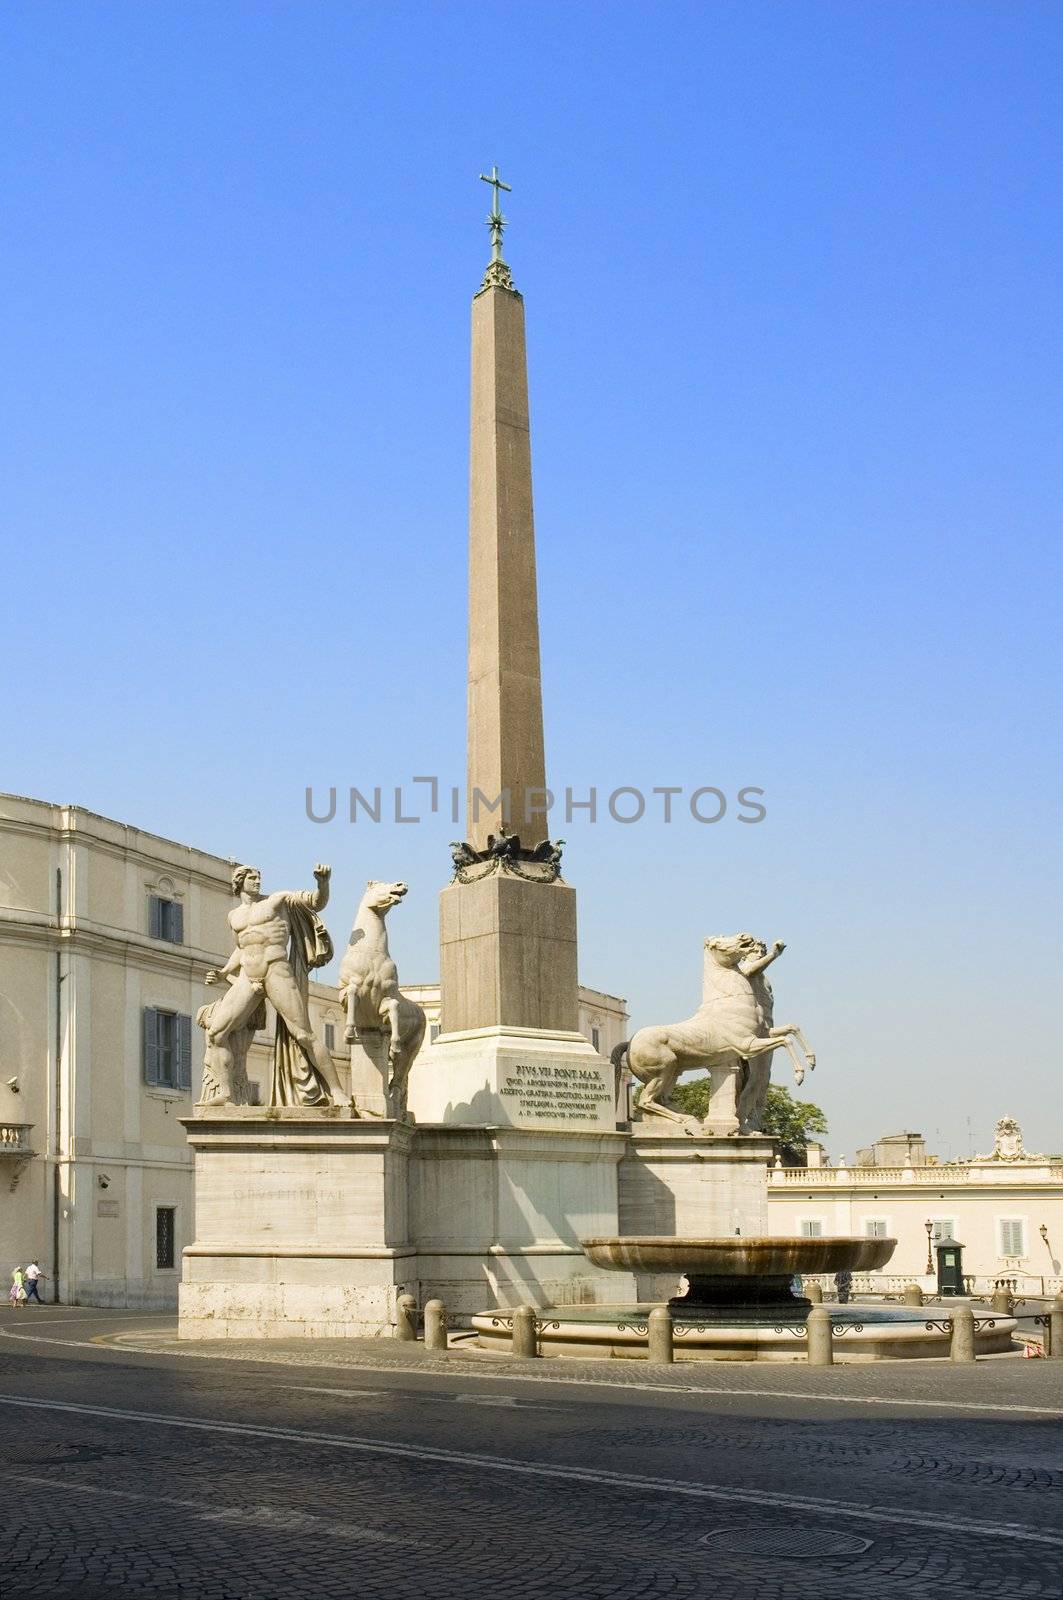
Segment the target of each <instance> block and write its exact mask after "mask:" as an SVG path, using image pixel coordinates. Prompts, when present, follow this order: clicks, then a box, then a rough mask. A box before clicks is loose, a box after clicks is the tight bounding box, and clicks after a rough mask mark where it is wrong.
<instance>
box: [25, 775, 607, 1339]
mask: <svg viewBox="0 0 1063 1600" xmlns="http://www.w3.org/2000/svg"><path fill="white" fill-rule="evenodd" d="M231 870H232V862H231V861H229V860H226V859H223V858H222V857H219V856H214V855H210V854H208V853H206V852H204V851H200V850H196V849H193V848H192V847H191V846H188V845H182V844H177V843H175V842H173V841H171V840H167V839H162V838H159V837H157V836H155V835H153V834H150V833H146V832H144V831H143V830H141V829H138V828H134V827H130V826H127V825H125V824H123V823H119V822H114V821H112V820H110V819H108V818H106V817H101V816H97V815H96V814H95V813H93V812H91V811H86V810H84V809H83V808H81V807H78V806H61V805H51V804H48V803H47V802H42V801H39V800H32V799H26V798H23V797H20V796H15V795H2V796H0V1269H2V1270H3V1271H5V1272H8V1273H10V1270H11V1268H12V1267H14V1266H15V1265H16V1264H21V1265H25V1264H26V1263H27V1262H28V1261H30V1260H32V1259H36V1260H37V1261H38V1262H39V1263H40V1265H41V1267H42V1268H43V1269H44V1272H45V1273H46V1274H47V1277H46V1280H45V1284H44V1287H43V1294H44V1298H45V1299H51V1298H55V1297H58V1298H59V1299H60V1300H62V1301H63V1302H65V1303H70V1304H73V1303H80V1304H85V1305H107V1306H129V1307H143V1308H156V1307H157V1308H169V1307H171V1306H174V1305H175V1304H176V1301H177V1285H178V1282H179V1280H180V1276H181V1251H182V1249H183V1248H184V1247H185V1245H187V1244H188V1243H190V1241H191V1239H192V1233H193V1223H192V1218H193V1209H192V1202H193V1193H192V1183H193V1176H192V1173H193V1161H192V1152H191V1150H190V1148H189V1145H188V1140H187V1138H186V1135H185V1131H184V1129H183V1128H182V1126H181V1123H180V1121H179V1118H181V1117H184V1116H188V1115H189V1113H190V1111H191V1109H192V1104H193V1102H194V1100H195V1098H196V1097H197V1095H198V1093H199V1085H200V1078H201V1072H202V1060H203V1035H202V1032H201V1030H200V1029H199V1028H198V1027H197V1026H196V1022H195V1018H196V1012H197V1010H198V1009H199V1007H200V1006H202V1005H204V1004H205V1003H206V1002H208V1001H210V1000H212V999H215V998H216V997H217V990H211V989H209V988H207V987H206V986H205V984H204V982H203V977H204V974H205V973H206V971H207V969H208V968H210V967H214V966H219V965H220V964H221V963H222V961H223V960H224V959H225V957H226V956H227V954H228V952H229V951H230V949H231V948H232V937H231V934H230V931H229V928H228V924H227V922H226V917H227V915H228V913H229V911H230V910H231V909H232V906H233V897H232V892H231V887H230V874H231ZM328 920H330V919H329V918H328V916H327V915H326V921H328ZM406 992H407V993H408V994H409V995H410V997H411V998H412V999H414V1000H416V1001H418V1003H419V1004H421V1005H422V1006H424V1008H425V1011H426V1013H427V1016H428V1022H429V1032H428V1035H427V1036H426V1041H425V1046H424V1050H423V1052H422V1055H421V1057H420V1059H419V1061H418V1063H417V1065H416V1066H415V1068H414V1071H415V1072H430V1071H431V1069H432V1040H433V1039H434V1037H435V1035H436V1034H437V1033H438V1029H439V1010H440V997H439V985H438V984H421V985H413V986H410V987H408V988H406ZM310 1013H311V1018H312V1021H313V1024H314V1028H315V1031H316V1032H317V1034H318V1036H319V1037H320V1038H321V1039H322V1041H323V1042H324V1044H325V1045H326V1047H327V1048H328V1049H329V1050H330V1051H331V1052H332V1054H333V1056H334V1059H335V1061H336V1066H337V1070H338V1071H339V1073H340V1074H341V1077H345V1075H346V1074H347V1073H348V1072H349V1059H350V1057H349V1048H348V1046H347V1045H346V1044H345V1043H344V1037H343V1030H344V1015H343V1008H342V1006H341V1005H340V1002H339V997H338V994H337V991H336V988H335V987H334V986H332V985H329V984H323V983H311V985H310ZM579 1019H580V1020H579V1029H580V1031H581V1032H582V1033H583V1034H584V1035H585V1036H586V1038H587V1039H588V1040H589V1041H590V1042H591V1044H592V1045H593V1046H594V1048H595V1049H596V1050H598V1051H599V1053H600V1054H601V1055H602V1056H604V1057H606V1058H608V1055H609V1053H610V1051H611V1049H612V1048H613V1046H614V1045H615V1044H617V1043H619V1042H620V1041H621V1040H622V1039H623V1038H624V1036H625V1034H624V1029H625V1026H626V1022H627V1010H626V1006H625V1004H624V1002H623V1000H620V999H618V998H616V997H615V996H612V995H608V994H604V993H602V992H601V991H599V990H594V989H581V990H580V1007H579ZM272 1033H273V1018H272V1016H270V1017H269V1018H268V1019H267V1027H266V1028H265V1029H264V1030H263V1031H262V1032H261V1033H260V1034H258V1035H257V1037H256V1040H255V1043H254V1045H253V1046H252V1049H251V1052H250V1055H249V1058H248V1073H249V1076H250V1078H251V1080H252V1083H253V1085H254V1089H255V1092H256V1095H257V1098H258V1099H259V1100H260V1101H261V1103H263V1104H265V1103H267V1102H268V1100H269V1091H270V1071H271V1053H272ZM56 1291H58V1295H57V1296H56Z"/></svg>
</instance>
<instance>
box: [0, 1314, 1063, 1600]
mask: <svg viewBox="0 0 1063 1600" xmlns="http://www.w3.org/2000/svg"><path fill="white" fill-rule="evenodd" d="M31 1316H32V1317H33V1318H34V1321H33V1323H32V1324H31V1322H30V1317H31ZM168 1329H169V1325H168V1324H167V1323H166V1321H165V1320H164V1319H151V1318H146V1317H143V1316H139V1317H138V1316H136V1315H133V1314H124V1315H123V1314H119V1313H101V1312H88V1311H84V1312H76V1311H74V1310H73V1309H72V1308H66V1307H55V1308H49V1307H46V1308H44V1310H43V1312H41V1313H37V1311H36V1309H34V1310H33V1311H32V1312H8V1311H2V1312H0V1411H2V1414H3V1423H4V1434H3V1437H4V1449H3V1453H2V1455H0V1541H2V1548H3V1550H4V1552H5V1565H4V1569H3V1571H4V1578H5V1579H6V1580H7V1581H8V1582H9V1583H10V1588H9V1589H7V1590H4V1591H3V1592H4V1593H5V1594H7V1593H10V1594H14V1593H15V1592H16V1591H17V1590H20V1589H22V1588H23V1587H26V1586H29V1585H34V1584H38V1583H39V1584H40V1585H41V1586H46V1587H47V1589H48V1590H49V1592H50V1593H52V1594H55V1595H57V1596H61V1597H63V1600H67V1597H73V1596H75V1595H76V1596H78V1600H119V1597H120V1600H139V1597H145V1600H146V1597H148V1596H171V1595H172V1596H175V1597H178V1596H180V1597H189V1600H274V1597H276V1600H281V1597H282V1596H283V1597H284V1600H293V1597H294V1600H300V1597H302V1596H304V1595H305V1596H307V1597H310V1596H313V1597H315V1600H316V1597H317V1596H322V1597H324V1600H329V1597H332V1596H343V1597H346V1596H352V1597H353V1596H359V1597H369V1600H373V1597H375V1596H377V1595H380V1596H382V1597H383V1596H384V1595H385V1594H386V1595H388V1596H392V1595H394V1594H397V1593H401V1594H403V1595H418V1594H422V1593H427V1592H431V1593H433V1594H461V1595H462V1596H463V1597H478V1596H480V1595H483V1596H485V1597H486V1596H488V1595H490V1596H492V1597H497V1600H510V1597H513V1600H517V1597H518V1596H519V1597H534V1596H537V1595H545V1594H547V1593H549V1594H550V1595H551V1596H554V1597H558V1596H560V1597H583V1596H585V1597H586V1600H598V1597H602V1600H604V1597H606V1596H608V1597H610V1600H627V1597H632V1600H634V1597H638V1600H642V1597H657V1596H681V1597H685V1596H712V1597H714V1600H753V1597H754V1596H755V1597H756V1600H805V1597H806V1596H807V1597H811V1596H815V1597H816V1600H822V1597H823V1596H824V1595H825V1594H831V1593H834V1592H836V1591H839V1590H841V1589H842V1588H844V1589H845V1590H846V1592H849V1591H850V1590H852V1589H854V1588H855V1587H856V1586H857V1585H859V1586H860V1588H861V1590H862V1591H863V1592H864V1593H866V1594H868V1595H869V1596H872V1597H874V1600H879V1597H882V1600H922V1597H924V1596H926V1597H928V1600H929V1597H930V1596H931V1595H932V1596H934V1597H935V1600H951V1597H953V1596H960V1595H963V1596H979V1595H981V1596H990V1595H992V1596H994V1597H995V1600H1000V1597H1004V1600H1010V1597H1013V1596H1014V1597H1019V1596H1027V1595H1029V1596H1038V1597H1042V1596H1044V1597H1048V1596H1052V1597H1061V1600H1063V1518H1061V1516H1060V1504H1061V1490H1063V1370H1061V1369H1063V1363H1061V1364H1059V1365H1058V1366H1057V1364H1055V1363H1047V1362H1039V1361H1036V1362H1035V1361H1022V1362H1020V1361H1008V1360H999V1361H992V1360H990V1361H985V1362H981V1363H979V1364H978V1366H977V1367H976V1368H975V1369H974V1370H973V1371H971V1370H970V1369H967V1370H964V1369H959V1368H952V1367H950V1366H948V1365H946V1364H938V1363H933V1364H928V1365H927V1366H922V1365H919V1366H918V1367H916V1366H913V1365H911V1364H909V1365H893V1364H878V1365H875V1366H873V1367H867V1368H849V1369H845V1368H835V1369H833V1370H830V1371H826V1372H823V1371H819V1370H810V1369H808V1368H807V1367H806V1366H804V1365H803V1364H802V1365H800V1366H796V1365H795V1366H786V1367H783V1368H776V1367H765V1366H738V1365H731V1364H728V1365H727V1367H726V1369H724V1368H722V1367H720V1366H715V1367H713V1368H711V1369H709V1370H708V1371H706V1369H705V1368H703V1367H698V1368H697V1369H696V1370H695V1371H694V1372H692V1371H691V1370H690V1369H689V1368H672V1369H664V1370H663V1371H658V1372H655V1373H652V1374H651V1373H649V1370H648V1369H647V1368H645V1367H644V1366H642V1365H641V1364H639V1365H638V1366H636V1365H635V1364H633V1363H632V1364H630V1365H629V1364H628V1363H622V1362H616V1363H583V1362H581V1363H578V1371H577V1370H574V1367H573V1368H570V1367H569V1365H568V1364H567V1363H565V1365H564V1370H563V1371H558V1370H557V1369H558V1368H559V1367H560V1363H554V1362H539V1363H531V1362H528V1363H514V1364H513V1365H512V1366H510V1363H508V1362H505V1363H503V1362H499V1361H498V1360H496V1359H488V1358H484V1357H480V1358H477V1357H474V1356H471V1355H468V1354H459V1353H457V1352H452V1353H448V1354H447V1355H446V1356H441V1357H435V1358H432V1357H426V1356H425V1353H424V1352H423V1351H422V1350H420V1349H419V1348H414V1349H412V1350H411V1349H408V1348H405V1347H400V1346H395V1345H389V1346H387V1347H382V1346H381V1345H379V1344H376V1343H373V1342H371V1341H364V1342H363V1341H359V1342H358V1343H357V1345H356V1346H354V1347H343V1346H340V1347H339V1348H336V1347H334V1346H333V1345H329V1346H328V1347H325V1346H320V1345H315V1346H314V1347H312V1348H311V1349H306V1348H305V1347H304V1348H303V1349H302V1350H292V1349H289V1348H287V1347H285V1348H284V1349H277V1348H274V1347H272V1346H271V1347H270V1348H269V1351H268V1352H263V1351H262V1350H261V1348H259V1350H258V1352H257V1354H258V1355H259V1356H260V1357H261V1356H262V1355H263V1354H266V1353H268V1355H269V1357H270V1359H269V1360H268V1361H263V1360H261V1359H258V1360H255V1361H249V1360H248V1359H247V1354H246V1351H245V1350H244V1349H243V1348H242V1347H241V1348H240V1349H232V1348H226V1349H225V1350H224V1352H219V1351H211V1352H209V1353H205V1351H204V1349H203V1347H198V1348H197V1353H196V1354H195V1356H192V1357H189V1356H187V1355H183V1354H182V1355H175V1354H174V1353H173V1352H172V1350H171V1349H170V1348H169V1332H168ZM151 1336H154V1337H151ZM116 1337H117V1338H119V1339H121V1340H122V1341H123V1342H122V1343H120V1344H116V1343H114V1342H113V1341H114V1339H115V1338H116ZM53 1340H54V1341H59V1340H63V1341H64V1342H63V1343H59V1342H55V1343H52V1342H46V1341H53ZM134 1340H135V1341H136V1342H137V1343H138V1344H141V1345H144V1346H147V1347H150V1353H146V1352H145V1351H143V1350H132V1349H130V1348H129V1347H128V1346H129V1344H130V1343H132V1342H133V1341H134ZM67 1341H69V1342H67ZM94 1341H97V1342H94ZM101 1341H102V1342H101ZM352 1343H353V1342H352ZM518 1366H519V1367H520V1369H521V1370H520V1371H517V1370H516V1368H517V1367H518ZM574 1366H575V1364H574ZM602 1367H605V1368H606V1371H605V1372H604V1373H603V1372H602V1370H601V1369H602ZM594 1368H597V1369H598V1370H597V1372H595V1371H593V1370H592V1369H594ZM503 1369H505V1370H503ZM1057 1374H1058V1375H1057ZM588 1375H589V1376H590V1378H591V1383H590V1384H588V1383H587V1381H586V1377H587V1376H588ZM648 1378H649V1380H650V1382H651V1383H652V1387H644V1386H640V1385H646V1383H647V1379H648ZM710 1380H711V1381H710ZM843 1390H844V1393H843V1392H842V1391H843ZM0 1589H2V1584H0Z"/></svg>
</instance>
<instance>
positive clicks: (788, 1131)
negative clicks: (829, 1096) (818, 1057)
mask: <svg viewBox="0 0 1063 1600" xmlns="http://www.w3.org/2000/svg"><path fill="white" fill-rule="evenodd" d="M672 1099H673V1100H674V1102H675V1104H676V1106H677V1107H678V1108H679V1110H680V1111H683V1112H685V1113H686V1115H687V1116H688V1117H697V1118H698V1119H699V1120H704V1118H705V1117H707V1116H708V1114H709V1079H708V1074H707V1073H703V1074H702V1075H701V1077H699V1078H690V1079H688V1080H687V1082H686V1083H679V1084H677V1085H676V1087H675V1089H674V1090H673V1092H672ZM826 1131H827V1118H826V1115H825V1113H824V1112H823V1111H822V1110H821V1109H820V1107H819V1106H817V1105H813V1103H812V1101H811V1100H795V1099H794V1097H793V1095H792V1094H791V1093H790V1091H789V1089H783V1088H779V1087H776V1085H775V1084H772V1086H771V1087H770V1088H769V1090H768V1098H767V1101H766V1102H765V1106H764V1132H765V1133H766V1134H767V1135H768V1136H769V1138H772V1139H778V1141H779V1144H780V1146H781V1147H782V1157H783V1160H784V1161H787V1162H789V1163H790V1164H791V1165H793V1166H799V1167H800V1166H804V1163H805V1157H806V1155H807V1153H808V1141H809V1139H810V1138H811V1137H812V1135H813V1134H817V1133H826Z"/></svg>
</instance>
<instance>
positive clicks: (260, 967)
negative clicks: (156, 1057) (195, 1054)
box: [206, 863, 350, 1108]
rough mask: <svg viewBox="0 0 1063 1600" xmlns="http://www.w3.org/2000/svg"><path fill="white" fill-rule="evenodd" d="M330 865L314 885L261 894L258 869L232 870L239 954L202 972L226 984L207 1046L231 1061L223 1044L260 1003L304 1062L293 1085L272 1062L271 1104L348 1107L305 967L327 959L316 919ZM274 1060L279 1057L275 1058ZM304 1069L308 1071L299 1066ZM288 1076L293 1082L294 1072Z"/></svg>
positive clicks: (232, 919) (326, 942) (318, 872)
mask: <svg viewBox="0 0 1063 1600" xmlns="http://www.w3.org/2000/svg"><path fill="white" fill-rule="evenodd" d="M331 872H332V869H331V867H326V866H322V865H321V864H320V863H319V864H318V865H317V866H316V867H315V868H314V878H315V880H316V883H317V887H316V888H315V889H311V890H306V891H304V890H295V891H289V890H279V891H277V892H275V893H273V894H263V893H262V876H261V873H260V872H259V871H258V868H257V867H248V866H239V867H235V868H234V869H233V875H232V887H233V893H234V894H235V895H238V896H239V900H240V904H239V905H238V906H237V907H236V908H235V910H233V911H230V913H229V926H230V928H231V929H232V930H233V934H234V935H235V938H236V949H235V950H234V951H233V953H232V955H231V956H230V957H229V959H228V961H227V962H226V963H225V965H224V966H223V967H221V968H219V969H217V970H211V971H210V972H208V973H207V978H206V981H207V983H209V984H215V983H228V984H229V990H228V993H227V994H224V995H223V996H222V997H221V999H220V1000H219V1001H218V1002H217V1003H216V1005H214V1006H213V1007H212V1009H211V1015H210V1021H209V1024H208V1026H207V1030H206V1031H207V1044H208V1046H210V1047H213V1048H215V1049H216V1050H218V1051H219V1052H220V1053H221V1060H222V1061H223V1062H225V1055H226V1053H228V1054H230V1055H231V1050H230V1049H229V1046H228V1044H227V1041H228V1039H229V1037H230V1035H231V1034H233V1033H235V1032H236V1031H238V1030H239V1029H240V1028H241V1027H243V1026H244V1025H245V1024H246V1022H247V1019H248V1018H249V1017H251V1016H252V1015H253V1014H254V1012H255V1010H256V1008H257V1007H258V1006H259V1005H260V1004H261V1002H262V999H263V997H265V999H267V1000H269V1001H270V1002H271V1003H272V1005H273V1007H274V1009H275V1011H276V1013H277V1035H278V1041H279V1040H280V1039H281V1038H282V1035H283V1038H284V1039H285V1041H287V1040H288V1039H289V1038H290V1041H291V1044H292V1045H293V1046H294V1047H295V1050H294V1052H293V1054H295V1055H297V1056H299V1057H301V1058H302V1059H301V1060H300V1062H299V1065H298V1067H297V1068H296V1069H295V1073H294V1076H295V1077H296V1078H297V1079H298V1081H297V1082H296V1083H295V1084H294V1087H293V1085H292V1084H291V1083H288V1084H286V1085H284V1084H282V1085H280V1086H279V1085H278V1072H277V1066H276V1061H275V1066H274V1083H273V1092H272V1094H271V1096H270V1101H271V1104H273V1105H278V1104H282V1105H283V1104H303V1105H315V1104H317V1105H321V1104H327V1103H328V1102H329V1101H331V1102H332V1103H333V1104H335V1105H342V1106H344V1107H345V1108H346V1107H349V1105H350V1101H349V1100H348V1098H347V1097H346V1096H345V1095H344V1093H343V1089H342V1087H341V1085H340V1081H339V1078H338V1076H337V1074H336V1068H335V1066H334V1064H333V1061H332V1057H331V1055H330V1054H329V1052H328V1050H326V1048H325V1046H324V1044H323V1043H322V1042H321V1041H320V1040H319V1039H318V1038H317V1037H316V1035H315V1034H314V1031H313V1029H312V1028H311V1026H310V1013H309V1009H308V1003H307V1002H308V995H309V974H310V969H311V968H312V967H315V966H321V965H323V964H324V963H325V962H327V961H328V960H330V959H331V956H332V943H331V940H330V939H329V937H328V934H327V932H326V931H325V928H324V925H323V924H322V923H321V922H320V920H319V919H318V917H317V916H316V913H317V912H319V911H323V910H324V908H325V906H326V905H327V904H328V897H329V878H330V876H331ZM278 1054H279V1052H278ZM304 1063H305V1065H304ZM288 1076H289V1078H291V1077H292V1076H293V1074H292V1073H291V1072H289V1074H288Z"/></svg>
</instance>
